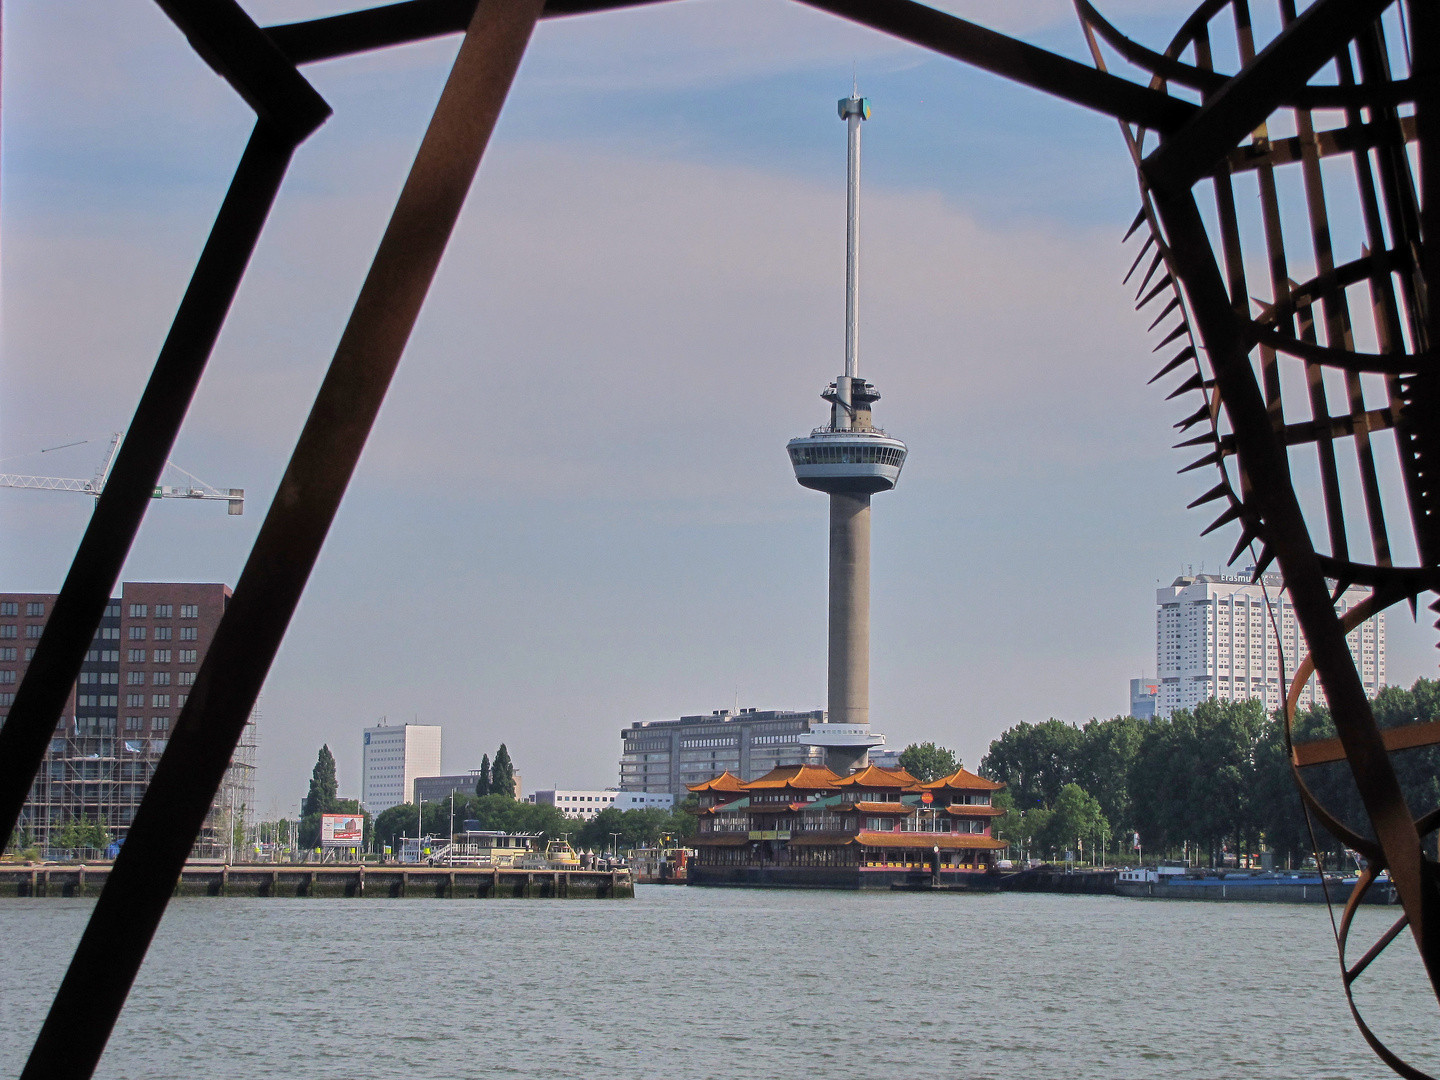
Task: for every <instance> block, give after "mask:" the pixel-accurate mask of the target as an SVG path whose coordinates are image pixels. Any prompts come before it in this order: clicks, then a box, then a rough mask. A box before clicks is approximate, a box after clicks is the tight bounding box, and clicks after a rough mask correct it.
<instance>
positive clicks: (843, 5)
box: [803, 0, 1195, 131]
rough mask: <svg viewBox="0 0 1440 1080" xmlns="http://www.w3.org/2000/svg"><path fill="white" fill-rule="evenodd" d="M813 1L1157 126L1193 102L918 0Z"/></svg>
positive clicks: (1184, 115) (1177, 117)
mask: <svg viewBox="0 0 1440 1080" xmlns="http://www.w3.org/2000/svg"><path fill="white" fill-rule="evenodd" d="M803 2H804V3H807V4H809V5H810V6H811V7H816V8H819V9H820V10H821V11H828V12H830V13H831V14H832V15H839V16H841V17H843V18H846V19H849V20H851V21H852V22H857V23H861V24H862V25H864V26H869V27H871V28H872V29H875V30H881V31H883V32H885V33H887V34H890V35H892V36H893V37H898V38H900V39H902V40H904V41H908V42H910V43H911V44H913V45H919V46H921V47H923V48H926V49H931V50H933V51H935V52H938V53H942V54H943V55H945V56H949V57H951V58H953V59H955V60H963V61H964V62H965V63H967V64H973V65H974V66H975V67H978V68H982V69H984V70H985V71H989V72H993V73H994V74H996V75H1003V76H1004V77H1005V78H1007V79H1013V80H1014V81H1015V82H1018V83H1023V84H1024V85H1026V86H1031V87H1034V88H1035V89H1036V90H1043V91H1044V92H1045V93H1047V94H1054V95H1055V96H1056V97H1060V98H1064V99H1065V100H1066V101H1070V102H1073V103H1075V104H1076V105H1083V106H1085V108H1087V109H1094V110H1095V111H1096V112H1102V113H1105V114H1106V115H1107V116H1114V117H1117V118H1118V119H1121V120H1129V121H1131V122H1132V123H1136V124H1141V125H1143V126H1145V127H1147V128H1152V129H1154V130H1156V131H1175V130H1177V129H1178V128H1180V127H1181V126H1182V125H1183V124H1185V123H1186V121H1188V120H1189V119H1190V118H1191V116H1192V115H1193V114H1194V112H1195V106H1194V105H1191V104H1190V103H1189V102H1188V101H1181V100H1180V99H1179V98H1173V97H1171V96H1170V95H1169V94H1165V93H1162V92H1160V91H1159V90H1151V89H1150V88H1149V87H1145V86H1137V85H1136V84H1135V83H1132V82H1128V81H1127V80H1125V79H1121V78H1119V77H1117V76H1115V75H1110V74H1107V73H1105V72H1103V71H1096V70H1095V69H1094V68H1090V67H1086V66H1085V65H1084V64H1081V63H1077V62H1076V61H1074V60H1071V59H1070V58H1069V57H1066V56H1059V55H1057V54H1056V53H1052V52H1049V51H1047V50H1045V49H1041V48H1038V47H1037V46H1034V45H1030V44H1027V43H1026V42H1023V41H1018V40H1016V39H1015V38H1012V37H1007V36H1006V35H1004V34H997V33H996V32H995V31H994V30H987V29H986V28H985V27H983V26H977V25H976V24H975V23H972V22H966V21H965V20H964V19H957V18H956V17H955V16H953V15H947V14H945V13H944V12H943V11H936V10H935V9H934V8H930V7H926V6H925V5H924V4H917V3H914V2H913V0H803Z"/></svg>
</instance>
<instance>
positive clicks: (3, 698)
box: [0, 693, 15, 705]
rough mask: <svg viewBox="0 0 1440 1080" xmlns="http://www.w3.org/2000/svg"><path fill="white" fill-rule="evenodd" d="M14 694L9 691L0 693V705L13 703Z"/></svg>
mask: <svg viewBox="0 0 1440 1080" xmlns="http://www.w3.org/2000/svg"><path fill="white" fill-rule="evenodd" d="M14 704H15V695H14V694H10V693H5V694H0V705H14Z"/></svg>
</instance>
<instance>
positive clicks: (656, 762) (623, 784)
mask: <svg viewBox="0 0 1440 1080" xmlns="http://www.w3.org/2000/svg"><path fill="white" fill-rule="evenodd" d="M824 722H825V710H824V709H812V710H810V711H809V712H791V711H789V710H787V709H767V710H763V711H762V710H758V709H742V710H741V711H740V712H731V711H730V710H729V709H720V710H718V711H716V712H713V713H711V714H710V715H709V716H704V715H701V716H682V717H680V718H679V719H678V720H642V721H638V722H636V723H634V724H630V725H629V726H627V727H625V728H624V729H623V730H622V731H621V732H620V740H621V745H622V750H621V754H620V790H621V791H642V792H655V793H660V794H669V795H678V796H679V797H680V798H682V799H683V798H684V797H685V795H686V793H687V792H688V790H689V785H691V784H698V783H701V782H703V781H705V780H708V779H710V777H712V776H716V775H718V774H720V773H722V772H730V773H732V774H733V775H735V776H738V777H740V778H741V779H742V780H753V779H755V778H757V777H760V776H764V775H765V774H766V773H768V772H769V771H770V770H771V769H775V768H778V767H780V766H782V765H818V764H821V763H823V762H824V760H825V748H824V747H822V746H813V745H806V744H804V743H802V742H801V738H800V737H801V736H802V735H808V734H809V733H810V730H811V725H812V724H815V725H819V724H823V723H824Z"/></svg>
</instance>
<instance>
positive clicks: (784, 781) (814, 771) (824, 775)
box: [741, 765, 840, 791]
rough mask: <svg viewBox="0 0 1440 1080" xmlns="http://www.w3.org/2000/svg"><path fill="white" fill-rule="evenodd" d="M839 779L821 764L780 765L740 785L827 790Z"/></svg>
mask: <svg viewBox="0 0 1440 1080" xmlns="http://www.w3.org/2000/svg"><path fill="white" fill-rule="evenodd" d="M839 779H840V778H839V777H838V776H836V775H835V774H834V773H833V772H831V771H830V770H829V769H827V768H825V767H824V766H823V765H781V766H779V767H778V768H774V769H771V770H770V771H769V772H768V773H766V774H765V775H764V776H761V777H759V778H758V779H755V780H749V781H746V782H745V783H743V784H742V785H741V790H742V791H765V790H776V789H780V788H791V789H792V790H795V791H829V790H830V789H831V788H833V787H835V785H836V783H837V781H839Z"/></svg>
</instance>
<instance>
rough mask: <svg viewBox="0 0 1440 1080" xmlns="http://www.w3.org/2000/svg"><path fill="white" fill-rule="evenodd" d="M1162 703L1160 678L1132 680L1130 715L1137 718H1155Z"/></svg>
mask: <svg viewBox="0 0 1440 1080" xmlns="http://www.w3.org/2000/svg"><path fill="white" fill-rule="evenodd" d="M1159 705H1160V681H1159V680H1158V679H1131V680H1130V715H1131V716H1133V717H1135V719H1136V720H1154V719H1155V716H1156V710H1157V709H1158V708H1159Z"/></svg>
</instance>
